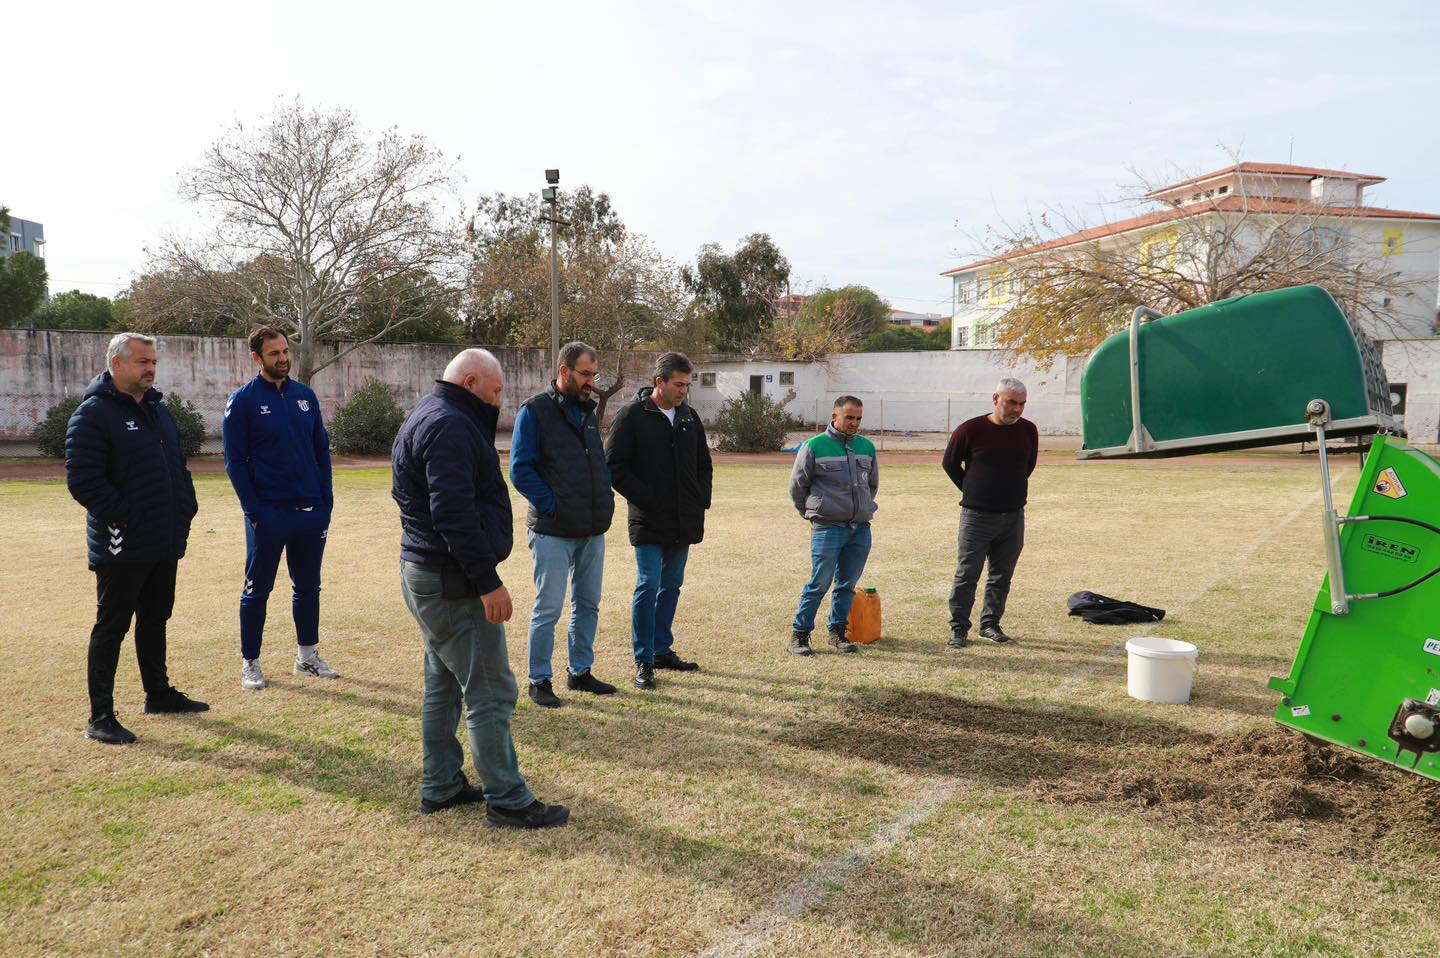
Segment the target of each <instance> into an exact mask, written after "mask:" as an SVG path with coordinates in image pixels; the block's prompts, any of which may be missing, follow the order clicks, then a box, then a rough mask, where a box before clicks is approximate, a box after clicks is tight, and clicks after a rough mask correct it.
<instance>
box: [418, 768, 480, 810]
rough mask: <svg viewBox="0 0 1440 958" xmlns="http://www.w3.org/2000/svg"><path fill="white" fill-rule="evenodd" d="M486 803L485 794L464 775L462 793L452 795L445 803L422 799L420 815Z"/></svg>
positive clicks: (462, 777)
mask: <svg viewBox="0 0 1440 958" xmlns="http://www.w3.org/2000/svg"><path fill="white" fill-rule="evenodd" d="M484 801H485V793H484V792H482V791H481V790H480V789H478V788H475V787H474V786H472V785H471V784H470V782H469V780H468V779H466V778H465V776H464V775H461V776H460V791H458V792H456V793H455V794H454V795H451V796H450V797H449V798H447V799H445V800H444V801H443V802H436V801H431V800H430V799H428V798H421V799H420V814H421V815H434V814H435V813H436V812H443V811H445V809H447V808H459V807H460V806H461V805H479V804H480V803H482V802H484Z"/></svg>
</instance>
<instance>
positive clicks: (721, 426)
mask: <svg viewBox="0 0 1440 958" xmlns="http://www.w3.org/2000/svg"><path fill="white" fill-rule="evenodd" d="M789 429H790V417H789V416H787V415H786V414H785V404H784V403H782V402H778V401H777V400H774V399H771V398H770V397H769V396H765V395H762V394H759V393H750V392H747V393H741V394H740V395H739V396H736V397H735V398H734V399H731V400H728V401H727V402H726V403H725V405H723V406H721V407H720V413H719V415H717V416H716V417H715V428H714V433H715V435H716V436H717V437H719V443H718V445H719V448H720V451H722V452H779V451H780V449H781V447H782V446H784V445H785V433H786V432H788V431H789Z"/></svg>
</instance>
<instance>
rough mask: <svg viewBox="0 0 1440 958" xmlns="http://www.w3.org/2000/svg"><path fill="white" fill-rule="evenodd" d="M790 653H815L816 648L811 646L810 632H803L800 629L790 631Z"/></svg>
mask: <svg viewBox="0 0 1440 958" xmlns="http://www.w3.org/2000/svg"><path fill="white" fill-rule="evenodd" d="M790 654H791V655H814V654H815V650H814V649H812V648H810V633H809V632H801V631H799V630H798V629H797V630H792V631H791V633H790Z"/></svg>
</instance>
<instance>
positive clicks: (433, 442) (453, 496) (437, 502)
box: [390, 382, 514, 595]
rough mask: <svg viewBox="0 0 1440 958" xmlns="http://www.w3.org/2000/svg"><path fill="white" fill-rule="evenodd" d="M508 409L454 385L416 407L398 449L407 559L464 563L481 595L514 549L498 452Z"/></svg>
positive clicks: (397, 493)
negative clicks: (498, 424) (502, 411)
mask: <svg viewBox="0 0 1440 958" xmlns="http://www.w3.org/2000/svg"><path fill="white" fill-rule="evenodd" d="M499 418H500V408H499V407H498V406H491V405H490V404H489V403H485V402H481V401H480V399H478V398H477V397H476V396H475V395H474V394H473V393H471V392H469V391H468V390H466V389H463V388H461V387H460V386H456V385H455V384H453V383H447V382H437V383H436V384H435V391H434V392H432V393H431V394H430V395H428V396H426V397H425V398H424V399H422V400H420V404H419V405H418V406H416V407H415V411H414V412H412V413H411V414H410V418H409V419H407V420H405V425H403V426H401V427H400V433H399V435H397V436H396V437H395V445H394V447H393V448H392V450H391V459H392V464H393V465H394V469H395V476H394V481H393V484H392V486H391V490H390V494H391V495H392V496H394V497H395V501H396V503H398V504H399V506H400V558H402V559H406V560H408V561H410V562H420V563H425V564H428V565H440V566H447V565H448V566H456V565H458V566H459V567H460V568H461V569H463V570H464V571H465V577H466V578H467V579H469V580H470V581H471V582H472V583H474V584H475V585H476V586H477V587H478V588H479V590H480V594H481V595H486V594H488V593H491V592H494V591H495V590H496V589H498V588H500V586H501V584H502V583H501V581H500V574H499V572H498V571H497V569H496V567H497V566H499V565H500V563H502V562H504V561H505V560H506V558H508V557H509V555H510V549H511V547H512V546H513V544H514V533H513V531H512V518H511V513H510V490H509V489H508V488H507V487H506V485H505V478H504V477H503V476H502V475H501V474H500V457H499V455H498V454H497V453H496V452H495V424H496V422H497V421H498V420H499Z"/></svg>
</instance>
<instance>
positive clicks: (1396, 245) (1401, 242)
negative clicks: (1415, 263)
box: [1384, 230, 1405, 256]
mask: <svg viewBox="0 0 1440 958" xmlns="http://www.w3.org/2000/svg"><path fill="white" fill-rule="evenodd" d="M1384 243H1385V255H1386V256H1399V255H1400V254H1401V253H1403V252H1405V232H1404V230H1387V231H1386V233H1385V240H1384Z"/></svg>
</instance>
